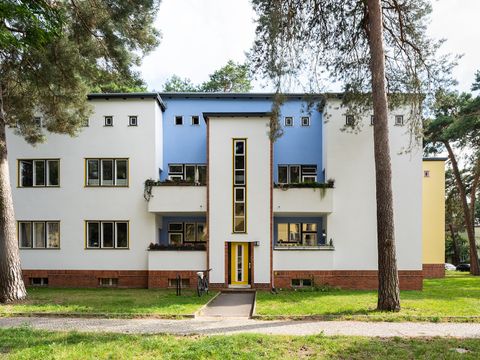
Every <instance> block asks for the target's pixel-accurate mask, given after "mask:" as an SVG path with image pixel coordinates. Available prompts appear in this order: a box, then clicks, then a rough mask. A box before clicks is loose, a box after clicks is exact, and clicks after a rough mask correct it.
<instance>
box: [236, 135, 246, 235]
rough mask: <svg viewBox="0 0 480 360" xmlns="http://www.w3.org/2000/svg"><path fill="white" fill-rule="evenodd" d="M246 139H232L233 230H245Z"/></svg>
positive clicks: (243, 231)
mask: <svg viewBox="0 0 480 360" xmlns="http://www.w3.org/2000/svg"><path fill="white" fill-rule="evenodd" d="M246 194H247V140H246V139H234V140H233V232H234V233H246V232H247V195H246Z"/></svg>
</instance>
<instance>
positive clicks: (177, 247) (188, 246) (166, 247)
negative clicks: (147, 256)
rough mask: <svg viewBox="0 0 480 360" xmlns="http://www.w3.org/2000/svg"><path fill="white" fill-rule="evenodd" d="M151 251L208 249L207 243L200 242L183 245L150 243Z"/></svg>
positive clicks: (149, 248)
mask: <svg viewBox="0 0 480 360" xmlns="http://www.w3.org/2000/svg"><path fill="white" fill-rule="evenodd" d="M148 250H149V251H206V250H207V245H206V244H205V243H200V244H182V245H170V244H169V245H164V244H154V243H150V245H149V246H148Z"/></svg>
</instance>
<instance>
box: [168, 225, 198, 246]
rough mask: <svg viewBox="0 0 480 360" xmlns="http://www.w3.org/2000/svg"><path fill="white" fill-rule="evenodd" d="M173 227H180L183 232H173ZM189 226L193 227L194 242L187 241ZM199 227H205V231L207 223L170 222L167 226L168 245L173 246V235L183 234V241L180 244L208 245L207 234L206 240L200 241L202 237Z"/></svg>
mask: <svg viewBox="0 0 480 360" xmlns="http://www.w3.org/2000/svg"><path fill="white" fill-rule="evenodd" d="M171 225H180V226H181V230H171V227H170V226H171ZM187 225H191V226H193V230H194V236H193V237H194V238H193V240H187ZM199 226H203V229H204V231H205V229H206V227H207V224H206V222H205V221H182V222H180V221H174V222H169V223H168V224H167V238H168V243H169V244H170V245H171V244H172V242H171V241H170V238H171V235H172V234H173V235H174V234H181V235H182V241H181V243H180V244H197V243H201V244H202V243H206V242H207V239H206V236H207V234H205V239H204V240H200V235H199V231H198V230H199Z"/></svg>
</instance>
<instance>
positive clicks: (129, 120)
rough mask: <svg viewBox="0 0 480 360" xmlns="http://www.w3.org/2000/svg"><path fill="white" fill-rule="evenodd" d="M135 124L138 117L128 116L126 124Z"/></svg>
mask: <svg viewBox="0 0 480 360" xmlns="http://www.w3.org/2000/svg"><path fill="white" fill-rule="evenodd" d="M137 125H138V118H137V117H136V116H129V117H128V126H137Z"/></svg>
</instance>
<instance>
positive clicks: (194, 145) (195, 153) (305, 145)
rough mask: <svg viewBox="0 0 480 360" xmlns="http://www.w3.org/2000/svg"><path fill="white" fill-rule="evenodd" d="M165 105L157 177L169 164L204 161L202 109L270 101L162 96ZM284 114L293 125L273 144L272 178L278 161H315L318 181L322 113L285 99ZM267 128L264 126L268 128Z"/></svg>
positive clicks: (264, 108)
mask: <svg viewBox="0 0 480 360" xmlns="http://www.w3.org/2000/svg"><path fill="white" fill-rule="evenodd" d="M162 99H163V101H164V103H165V105H166V110H165V112H164V113H163V122H164V124H163V142H164V158H163V169H162V170H163V171H162V172H161V175H160V180H165V179H166V178H167V177H168V164H173V163H182V164H183V163H206V162H207V128H206V124H205V121H204V119H203V117H202V113H203V112H268V111H271V107H272V102H271V100H270V99H268V98H249V99H245V98H236V99H225V98H214V97H212V98H200V99H199V98H187V97H185V98H177V97H173V98H169V97H168V96H167V95H164V96H162ZM281 112H282V117H281V123H282V126H284V120H283V117H284V116H293V117H294V126H293V127H287V128H286V129H285V132H284V135H283V136H282V137H281V138H280V139H279V140H278V141H277V142H276V143H275V145H274V165H275V166H274V168H275V170H274V179H275V182H276V181H277V172H278V171H277V165H278V164H316V165H317V169H318V170H317V172H318V181H323V177H322V170H323V167H322V166H323V164H322V114H321V113H319V112H318V111H317V110H316V109H315V110H313V109H312V110H311V111H309V110H308V109H307V106H306V104H305V102H304V101H302V100H299V99H291V100H288V101H287V102H286V103H285V104H284V105H283V106H282V108H281ZM176 115H181V116H183V125H175V116H176ZM192 115H196V116H199V117H200V125H191V116H192ZM307 115H309V116H310V117H311V120H310V126H309V127H302V126H301V124H300V117H301V116H307ZM267 130H268V129H265V131H267Z"/></svg>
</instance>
